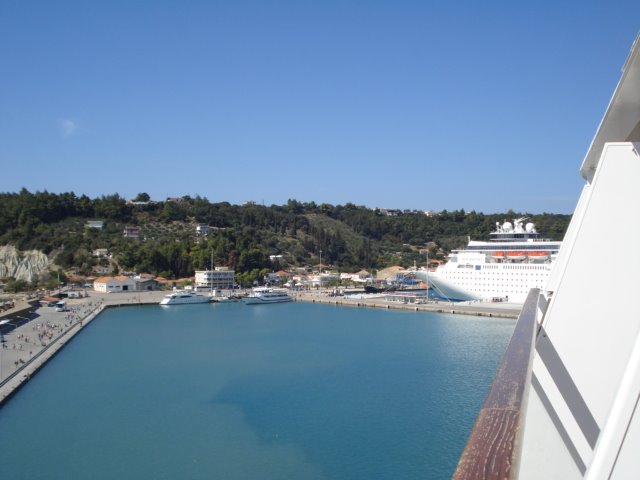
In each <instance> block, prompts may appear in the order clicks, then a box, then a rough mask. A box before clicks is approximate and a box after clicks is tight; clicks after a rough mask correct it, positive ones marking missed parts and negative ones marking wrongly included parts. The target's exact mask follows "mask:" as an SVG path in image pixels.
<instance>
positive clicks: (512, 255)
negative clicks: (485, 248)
mask: <svg viewBox="0 0 640 480" xmlns="http://www.w3.org/2000/svg"><path fill="white" fill-rule="evenodd" d="M507 258H508V259H509V260H513V261H520V260H524V259H525V258H527V254H526V253H525V252H507Z"/></svg>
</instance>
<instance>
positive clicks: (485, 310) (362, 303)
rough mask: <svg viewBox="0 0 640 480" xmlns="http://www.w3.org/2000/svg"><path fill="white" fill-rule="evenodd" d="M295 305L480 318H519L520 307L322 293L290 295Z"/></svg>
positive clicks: (514, 305) (502, 304) (506, 303)
mask: <svg viewBox="0 0 640 480" xmlns="http://www.w3.org/2000/svg"><path fill="white" fill-rule="evenodd" d="M293 297H294V300H295V301H297V302H312V303H324V304H329V305H337V306H347V307H367V308H385V309H396V310H411V311H415V312H435V313H455V314H460V315H474V316H481V317H497V318H513V319H516V318H518V315H519V314H520V310H521V309H522V305H521V304H519V303H508V302H501V303H491V302H446V301H434V300H430V301H428V302H427V303H400V302H390V301H387V300H385V299H384V298H383V297H375V296H371V297H367V296H366V295H362V296H360V297H357V298H355V297H351V298H350V297H348V296H346V297H332V296H330V295H329V294H328V293H324V292H297V293H294V294H293Z"/></svg>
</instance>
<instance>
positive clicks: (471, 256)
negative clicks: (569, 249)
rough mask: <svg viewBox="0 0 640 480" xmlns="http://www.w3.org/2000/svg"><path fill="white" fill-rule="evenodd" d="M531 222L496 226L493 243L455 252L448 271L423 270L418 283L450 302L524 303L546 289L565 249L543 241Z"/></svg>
mask: <svg viewBox="0 0 640 480" xmlns="http://www.w3.org/2000/svg"><path fill="white" fill-rule="evenodd" d="M526 220H527V219H526V218H517V219H515V220H514V221H513V224H512V223H510V222H505V223H504V224H502V225H500V224H496V231H495V232H492V233H491V234H490V240H489V241H486V242H484V241H475V240H470V241H469V244H468V246H467V248H465V249H459V250H453V251H452V252H451V253H450V254H449V257H448V261H447V263H446V264H445V265H441V266H439V267H438V268H437V269H436V270H434V271H427V270H418V271H417V272H416V277H418V278H419V279H421V280H424V281H426V282H427V283H428V284H429V286H430V287H431V288H433V289H434V290H435V292H437V293H438V295H440V296H441V297H443V298H446V299H449V300H457V301H459V300H491V299H500V300H503V301H509V302H515V303H522V302H524V299H525V298H526V296H527V293H529V290H530V289H532V288H543V287H544V286H545V284H546V283H547V279H548V278H549V274H550V273H551V267H552V266H553V263H554V261H555V259H556V257H557V255H558V251H559V250H560V246H561V245H562V242H557V241H552V240H548V239H544V238H543V237H542V235H541V234H540V233H538V232H537V231H536V228H535V225H534V224H533V223H527V224H524V222H525V221H526Z"/></svg>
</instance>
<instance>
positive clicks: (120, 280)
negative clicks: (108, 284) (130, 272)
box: [115, 275, 129, 282]
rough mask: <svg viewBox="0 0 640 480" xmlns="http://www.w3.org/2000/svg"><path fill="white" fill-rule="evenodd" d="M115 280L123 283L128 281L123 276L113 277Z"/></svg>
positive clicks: (127, 278)
mask: <svg viewBox="0 0 640 480" xmlns="http://www.w3.org/2000/svg"><path fill="white" fill-rule="evenodd" d="M115 279H116V280H118V281H119V282H125V281H127V280H129V277H125V276H124V275H118V276H117V277H115Z"/></svg>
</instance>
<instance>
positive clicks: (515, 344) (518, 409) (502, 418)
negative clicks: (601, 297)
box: [453, 288, 540, 480]
mask: <svg viewBox="0 0 640 480" xmlns="http://www.w3.org/2000/svg"><path fill="white" fill-rule="evenodd" d="M539 296H540V290H539V289H537V288H533V289H531V290H530V291H529V295H528V296H527V299H526V301H525V303H524V305H523V307H522V311H521V312H520V316H519V317H518V322H517V323H516V327H515V329H514V331H513V335H512V336H511V340H510V342H509V346H508V347H507V351H506V352H505V354H504V356H503V357H502V362H501V363H500V366H499V367H498V371H497V373H496V376H495V378H494V379H493V383H492V384H491V389H490V391H489V395H488V396H487V399H486V400H485V402H484V405H483V406H482V408H481V409H480V413H479V414H478V418H477V419H476V423H475V425H474V427H473V430H472V431H471V434H470V435H469V439H468V440H467V445H466V446H465V449H464V451H463V452H462V456H461V457H460V460H459V462H458V466H457V468H456V471H455V473H454V474H453V479H454V480H479V479H484V480H489V479H495V480H497V479H500V480H503V479H515V478H517V475H518V466H519V462H520V454H521V449H522V433H523V429H524V418H525V413H526V407H527V398H528V394H529V385H530V383H531V367H532V361H533V353H534V349H535V336H536V332H537V328H536V325H537V323H536V313H537V307H538V298H539Z"/></svg>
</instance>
